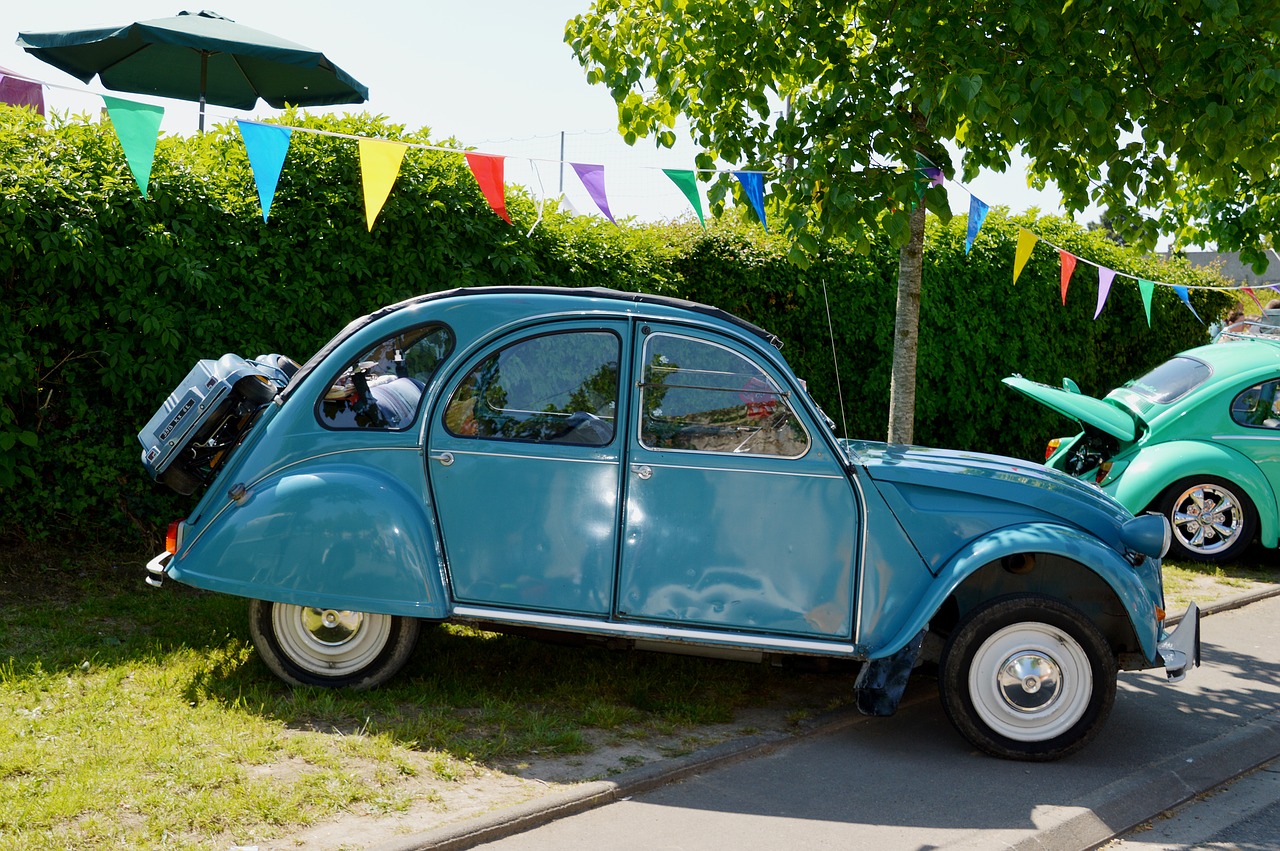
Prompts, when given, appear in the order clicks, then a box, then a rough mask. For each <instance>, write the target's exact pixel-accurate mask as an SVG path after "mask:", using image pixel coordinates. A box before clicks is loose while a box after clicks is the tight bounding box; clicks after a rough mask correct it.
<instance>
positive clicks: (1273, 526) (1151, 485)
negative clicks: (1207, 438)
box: [1106, 440, 1280, 547]
mask: <svg viewBox="0 0 1280 851" xmlns="http://www.w3.org/2000/svg"><path fill="white" fill-rule="evenodd" d="M1175 471H1176V472H1175ZM1196 476H1215V477H1219V478H1221V477H1226V478H1228V479H1230V480H1231V481H1232V482H1234V483H1235V484H1237V485H1239V486H1240V487H1241V488H1243V489H1244V491H1245V493H1246V494H1248V496H1249V499H1250V500H1252V502H1253V505H1254V507H1255V508H1256V509H1257V511H1258V531H1259V534H1260V536H1261V538H1262V542H1263V544H1264V545H1265V546H1268V547H1274V546H1275V545H1276V540H1277V536H1278V535H1280V526H1278V525H1277V518H1276V510H1275V505H1276V497H1275V492H1274V491H1273V490H1272V489H1271V485H1270V484H1269V483H1268V482H1267V478H1266V476H1264V475H1263V474H1262V471H1261V470H1259V469H1258V465H1257V464H1255V463H1254V462H1253V461H1251V460H1250V459H1249V458H1247V457H1246V456H1244V455H1242V454H1240V453H1239V452H1236V451H1235V450H1233V449H1231V448H1229V447H1226V446H1223V445H1221V444H1218V443H1205V442H1201V441H1197V440H1178V441H1173V442H1170V443H1160V444H1157V445H1155V446H1152V447H1149V448H1146V449H1143V450H1142V451H1141V452H1139V453H1138V454H1137V455H1136V456H1134V459H1133V461H1132V462H1130V464H1129V466H1128V467H1126V468H1125V470H1124V475H1122V476H1120V478H1119V479H1117V480H1116V483H1115V486H1114V491H1113V494H1114V496H1115V497H1116V499H1118V500H1120V502H1122V503H1123V504H1124V505H1125V506H1126V507H1127V508H1128V509H1129V510H1130V511H1132V512H1134V513H1135V514H1136V513H1138V512H1141V511H1143V510H1145V509H1146V508H1147V507H1149V506H1150V505H1151V503H1152V502H1154V501H1155V500H1156V499H1157V498H1159V496H1160V494H1161V493H1162V492H1163V491H1164V489H1165V488H1167V487H1168V486H1169V485H1171V484H1173V483H1174V482H1175V481H1179V480H1181V479H1185V478H1195V477H1196ZM1106 489H1107V490H1112V489H1111V488H1110V487H1108V488H1106Z"/></svg>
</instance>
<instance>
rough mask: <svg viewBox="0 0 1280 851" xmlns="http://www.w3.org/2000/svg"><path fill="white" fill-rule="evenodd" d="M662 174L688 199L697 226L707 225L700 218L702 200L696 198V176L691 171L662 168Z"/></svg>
mask: <svg viewBox="0 0 1280 851" xmlns="http://www.w3.org/2000/svg"><path fill="white" fill-rule="evenodd" d="M662 173H663V174H665V175H666V176H667V177H669V178H671V182H672V183H674V184H675V185H676V186H678V187H680V191H681V192H683V193H684V197H686V198H688V199H689V203H690V204H691V205H693V211H694V212H695V213H697V214H698V222H699V224H701V225H702V226H703V227H704V228H705V227H706V226H707V223H706V222H705V221H704V220H703V218H702V200H701V199H700V198H699V197H698V176H697V175H696V174H695V173H694V172H692V171H689V170H686V169H678V168H664V169H663V170H662Z"/></svg>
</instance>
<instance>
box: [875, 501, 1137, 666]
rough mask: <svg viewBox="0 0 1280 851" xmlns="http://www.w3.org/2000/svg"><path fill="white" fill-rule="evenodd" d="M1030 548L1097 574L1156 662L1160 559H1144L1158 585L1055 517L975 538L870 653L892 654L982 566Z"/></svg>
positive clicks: (1117, 556) (1108, 548)
mask: <svg viewBox="0 0 1280 851" xmlns="http://www.w3.org/2000/svg"><path fill="white" fill-rule="evenodd" d="M1025 553H1047V554H1051V555H1059V556H1062V557H1064V558H1067V559H1070V560H1071V561H1074V562H1077V563H1079V564H1081V565H1083V566H1084V567H1085V568H1086V569H1088V570H1090V571H1092V572H1093V573H1094V574H1095V575H1097V576H1098V577H1099V578H1100V579H1101V580H1102V581H1103V582H1105V583H1106V584H1107V585H1108V586H1109V587H1110V588H1111V590H1112V591H1113V592H1115V594H1116V597H1117V598H1118V599H1119V600H1120V603H1121V604H1122V605H1123V606H1124V609H1125V613H1126V615H1127V616H1128V620H1129V623H1130V624H1131V625H1132V627H1133V631H1134V634H1135V635H1136V636H1137V639H1138V643H1139V646H1140V647H1141V649H1142V654H1143V656H1144V657H1145V658H1146V659H1147V660H1148V661H1149V662H1151V663H1153V664H1154V662H1155V659H1156V642H1157V632H1158V625H1157V622H1156V614H1155V607H1156V605H1157V604H1158V603H1159V592H1158V590H1156V589H1158V588H1159V575H1158V567H1156V565H1157V563H1156V562H1155V561H1152V560H1147V561H1146V562H1144V564H1145V565H1146V566H1147V568H1148V570H1149V572H1150V573H1151V574H1152V576H1151V577H1149V580H1150V582H1151V583H1154V587H1152V586H1151V585H1149V584H1147V583H1144V582H1143V577H1142V575H1141V571H1142V568H1141V567H1134V565H1132V564H1131V563H1129V562H1128V561H1126V560H1125V558H1124V557H1123V556H1121V555H1120V553H1118V552H1116V551H1115V550H1114V549H1112V548H1111V547H1110V546H1108V545H1107V544H1106V543H1104V542H1103V541H1100V540H1098V539H1097V538H1095V537H1094V536H1093V535H1090V534H1089V533H1088V532H1084V531H1082V530H1080V529H1076V528H1073V527H1070V526H1064V525H1060V524H1055V523H1026V524H1022V525H1018V526H1008V527H1005V528H1003V529H996V530H994V531H992V532H989V533H987V534H985V535H983V536H981V537H979V538H975V539H974V540H972V541H970V542H969V543H968V544H966V545H965V546H964V547H963V548H961V549H960V550H959V551H958V552H956V553H955V555H953V556H952V557H951V558H950V559H948V560H947V561H946V563H945V564H943V566H942V569H941V570H939V571H938V574H937V577H936V579H935V580H934V581H933V583H932V584H931V585H930V587H929V589H928V591H926V592H925V595H924V597H923V598H922V599H921V601H920V604H919V605H918V606H916V608H915V611H914V614H913V616H912V617H911V618H910V619H909V620H908V621H907V622H905V623H904V624H903V625H902V626H901V627H900V628H899V629H898V631H897V632H896V633H895V634H894V636H893V639H892V640H890V641H889V642H887V643H886V644H884V645H883V646H881V647H875V648H871V652H870V653H869V658H871V659H879V658H882V657H885V656H890V655H892V654H893V653H896V652H897V651H898V650H899V649H901V648H902V647H905V646H906V645H907V643H908V642H909V641H911V640H912V639H913V638H914V637H915V636H916V635H917V634H919V632H920V631H921V630H923V629H927V628H928V625H929V621H930V620H932V619H933V618H934V616H935V615H936V614H937V612H938V610H939V609H940V608H941V607H942V605H943V603H945V602H946V600H947V598H948V597H950V596H951V595H952V594H953V593H955V591H956V589H958V588H959V587H960V586H961V585H963V584H964V582H965V580H967V579H968V578H969V577H970V576H972V575H973V574H974V573H976V572H977V571H978V570H980V569H981V568H983V567H985V566H986V565H988V564H991V563H992V562H998V561H999V560H1000V559H1002V558H1004V557H1005V556H1016V555H1021V554H1025ZM1066 602H1070V600H1069V599H1068V600H1067V601H1066Z"/></svg>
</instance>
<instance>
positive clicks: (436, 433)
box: [139, 287, 1199, 760]
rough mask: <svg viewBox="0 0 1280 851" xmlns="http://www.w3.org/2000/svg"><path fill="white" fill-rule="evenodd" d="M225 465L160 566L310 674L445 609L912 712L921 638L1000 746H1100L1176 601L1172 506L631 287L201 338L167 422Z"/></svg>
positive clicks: (164, 432) (352, 676)
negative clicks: (840, 382)
mask: <svg viewBox="0 0 1280 851" xmlns="http://www.w3.org/2000/svg"><path fill="white" fill-rule="evenodd" d="M139 439H140V441H141V442H142V445H143V455H142V458H143V463H144V465H146V467H147V469H148V471H149V472H150V473H151V475H152V476H153V477H155V478H157V479H158V480H160V481H162V482H165V483H166V484H169V485H170V486H171V487H173V488H174V489H176V490H179V491H180V492H184V493H191V492H194V491H196V490H198V489H200V488H202V487H203V488H205V491H204V494H203V496H202V497H201V498H200V500H199V503H198V504H197V505H196V506H195V508H194V510H193V511H192V512H191V514H190V516H188V517H187V518H186V519H184V520H181V521H176V522H175V523H173V524H172V525H171V526H170V534H169V541H168V547H167V549H166V551H165V552H163V553H161V554H160V555H158V556H157V557H156V558H155V559H153V560H152V561H151V562H150V564H149V565H148V569H149V571H150V576H149V581H150V582H151V583H152V584H153V585H159V584H160V583H161V581H162V580H163V578H164V577H169V578H171V579H174V580H177V581H179V582H184V583H187V584H190V585H193V586H196V587H199V588H205V589H211V590H214V591H221V592H226V593H229V594H236V595H240V596H243V597H247V598H249V599H250V600H251V601H252V602H251V603H250V605H249V617H250V629H251V633H252V636H253V640H254V642H255V645H256V647H257V650H258V652H259V653H260V654H261V657H262V659H263V660H264V661H265V663H266V664H267V666H268V667H269V668H270V669H271V670H272V671H273V672H275V673H276V674H277V675H278V676H280V677H281V678H282V679H284V680H286V681H287V682H289V683H293V684H297V685H312V686H347V687H355V688H364V687H370V686H374V685H377V684H379V683H381V682H383V681H385V680H386V679H387V678H389V677H390V676H392V675H393V674H394V673H395V672H396V671H397V670H398V669H400V668H401V667H402V666H403V665H404V664H405V662H406V660H407V659H408V657H409V655H410V652H411V651H412V649H413V646H414V641H415V638H416V637H417V635H418V631H419V629H420V627H421V624H423V623H424V622H425V623H438V622H441V621H453V622H462V623H469V624H476V625H479V626H482V627H484V628H486V629H491V630H504V629H506V630H520V631H529V630H542V631H548V632H554V633H572V634H576V635H578V636H580V637H584V638H587V639H599V640H608V641H610V642H611V643H612V644H614V645H615V646H616V645H618V644H625V645H629V646H632V647H635V648H642V649H651V650H669V651H675V652H684V653H690V652H692V653H699V654H706V655H712V656H726V657H732V658H742V659H763V658H770V657H777V656H787V655H801V656H814V657H834V658H840V659H851V660H859V661H861V662H863V663H864V664H863V665H862V666H861V668H860V673H859V674H858V679H857V681H856V683H855V684H854V689H855V695H856V700H857V704H858V706H859V708H861V709H862V710H863V711H865V712H868V713H870V714H879V715H887V714H891V713H892V712H893V711H894V709H895V708H896V705H897V702H898V699H899V697H900V696H901V693H902V690H903V688H904V687H905V683H906V679H907V676H908V674H909V673H910V672H911V670H912V669H913V668H914V667H915V666H916V665H917V664H918V663H920V662H921V661H924V660H929V659H932V660H935V661H937V662H938V663H939V666H940V668H939V669H940V690H941V696H942V701H943V704H944V706H945V707H946V711H947V713H948V715H949V716H950V718H951V719H952V721H953V722H954V723H955V725H956V727H957V728H958V729H959V730H960V732H961V733H962V734H963V735H964V736H966V737H967V738H968V739H969V740H970V741H971V742H972V743H973V744H974V745H976V746H977V747H979V748H981V749H983V750H985V751H987V752H989V753H992V754H995V755H997V756H1001V757H1009V758H1019V759H1032V760H1046V759H1054V758H1057V757H1061V756H1064V755H1066V754H1069V753H1072V752H1074V751H1076V750H1077V749H1079V748H1081V747H1083V746H1084V745H1085V744H1086V743H1087V742H1088V741H1089V740H1090V739H1091V738H1092V737H1093V736H1094V735H1095V734H1096V733H1097V731H1098V729H1099V728H1100V726H1101V724H1102V723H1103V721H1104V720H1105V718H1106V716H1107V714H1108V711H1109V710H1110V708H1111V705H1112V701H1113V699H1114V696H1115V690H1116V674H1117V670H1120V669H1124V670H1134V669H1145V668H1157V667H1163V668H1165V670H1166V672H1167V674H1168V676H1169V677H1170V678H1173V679H1179V678H1181V677H1182V676H1183V675H1184V673H1185V672H1186V670H1187V669H1188V668H1189V667H1191V666H1194V665H1196V664H1198V662H1199V632H1198V617H1199V614H1198V611H1197V610H1196V609H1195V607H1194V606H1193V607H1192V608H1191V609H1190V611H1189V612H1188V614H1187V616H1186V617H1185V618H1184V620H1183V625H1182V626H1180V627H1179V628H1178V629H1177V630H1176V631H1175V632H1174V633H1169V632H1167V631H1166V629H1165V611H1164V608H1163V606H1164V601H1163V596H1162V588H1161V578H1160V558H1161V557H1162V556H1163V554H1164V552H1165V549H1166V548H1167V547H1168V542H1169V533H1168V524H1167V523H1166V522H1165V521H1164V519H1163V518H1161V517H1158V516H1154V515H1150V516H1144V517H1138V518H1135V517H1133V516H1132V515H1131V514H1130V513H1129V512H1128V511H1126V510H1125V509H1124V508H1123V507H1122V506H1121V505H1120V504H1119V503H1117V502H1116V501H1115V500H1113V499H1112V498H1111V497H1109V496H1107V495H1106V494H1104V493H1102V492H1101V491H1099V490H1097V489H1096V488H1094V487H1091V486H1089V485H1086V484H1083V483H1081V482H1078V481H1076V480H1075V479H1073V478H1071V477H1070V476H1066V475H1063V474H1062V473H1059V472H1057V471H1055V470H1049V469H1046V468H1044V467H1041V466H1039V465H1032V464H1026V463H1022V462H1018V461H1015V460H1013V459H1009V458H999V457H992V456H984V455H976V454H965V453H959V452H951V451H940V450H933V449H924V448H918V447H911V446H899V445H886V444H884V443H874V442H867V441H853V440H842V439H839V438H838V437H837V436H836V434H835V432H834V430H833V427H832V425H831V423H830V421H829V420H828V419H827V417H826V416H825V415H824V414H823V413H822V411H821V410H820V409H819V408H818V407H817V405H815V404H814V401H813V400H812V399H811V398H810V396H809V394H808V392H807V391H806V389H805V385H804V382H802V381H800V380H799V379H798V378H796V377H795V375H794V374H793V373H792V372H791V370H790V368H789V367H788V366H787V363H786V361H785V360H784V359H783V358H782V355H781V354H780V353H779V341H778V340H777V339H776V338H774V337H773V336H772V335H770V334H769V333H767V332H766V331H763V330H761V329H760V328H757V327H756V326H754V325H752V324H750V323H748V322H745V321H743V320H741V319H739V318H736V317H734V316H732V315H729V314H727V313H725V312H723V311H720V310H717V309H715V308H712V307H707V306H703V305H698V304H693V303H690V302H684V301H679V300H676V299H670V298H663V297H657V296H648V295H637V294H630V293H621V292H615V291H612V290H601V289H588V290H567V289H557V288H533V287H522V288H515V287H504V288H493V289H473V290H455V291H451V292H443V293H435V294H432V295H426V296H422V297H419V298H414V299H410V300H408V301H405V302H402V303H400V304H396V305H393V306H391V307H387V308H384V309H382V310H379V311H377V312H375V313H372V314H370V315H368V316H363V317H360V318H359V319H356V320H355V321H353V322H351V323H350V324H349V325H347V327H346V328H344V329H343V330H342V331H341V332H339V333H338V335H337V336H336V337H334V338H333V339H332V340H330V341H329V342H328V343H327V344H326V345H325V346H324V347H323V348H321V349H320V351H319V352H317V353H316V354H315V355H314V356H313V357H312V358H311V359H310V360H308V361H307V362H306V363H305V364H303V365H302V366H301V367H298V366H297V365H296V364H295V363H293V362H292V361H289V360H288V359H287V358H283V357H281V356H279V355H271V356H261V357H258V358H256V359H254V360H245V359H243V358H240V357H237V356H235V355H227V356H224V357H223V358H221V359H219V360H216V361H212V360H210V361H202V362H201V363H200V364H199V365H197V367H196V368H195V369H194V370H193V371H192V373H191V374H190V375H189V376H188V377H187V379H186V380H185V381H184V382H183V383H182V384H181V385H180V386H179V387H178V389H177V390H175V392H174V393H173V394H172V395H171V396H170V397H169V399H168V400H167V401H166V402H165V404H164V405H163V406H162V407H161V409H160V410H159V411H158V412H157V413H156V415H155V417H154V418H153V419H152V420H151V422H150V423H148V424H147V426H146V428H144V429H143V431H142V432H141V433H140V434H139Z"/></svg>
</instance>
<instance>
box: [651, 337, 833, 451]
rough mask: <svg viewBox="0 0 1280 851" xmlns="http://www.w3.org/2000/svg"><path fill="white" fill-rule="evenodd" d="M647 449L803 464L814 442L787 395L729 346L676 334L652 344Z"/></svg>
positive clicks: (756, 366)
mask: <svg viewBox="0 0 1280 851" xmlns="http://www.w3.org/2000/svg"><path fill="white" fill-rule="evenodd" d="M640 409H641V414H640V443H641V444H642V445H643V446H645V447H646V448H648V449H677V450H691V451H698V452H732V453H743V454H748V455H773V456H778V457H783V458H798V457H800V456H801V455H804V454H805V452H807V451H808V449H809V442H810V437H809V433H808V432H807V431H806V430H805V427H804V425H803V423H802V422H801V421H800V418H799V417H798V416H796V413H795V411H794V410H793V408H792V406H791V401H790V396H789V394H788V393H787V391H785V390H783V389H782V388H780V387H779V386H778V385H777V384H776V383H775V382H774V381H773V379H772V378H770V377H769V375H768V373H766V372H765V371H764V370H763V369H761V368H760V367H759V366H758V365H757V364H755V363H753V362H752V361H751V360H749V359H747V358H745V357H743V356H742V355H740V354H738V353H737V352H734V351H732V350H730V349H728V348H725V347H724V346H720V345H716V344H714V343H709V342H705V341H703V340H695V339H691V338H689V337H680V336H676V335H672V334H654V335H652V336H650V337H649V338H648V339H647V340H646V341H645V348H644V377H643V380H642V383H641V391H640Z"/></svg>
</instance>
